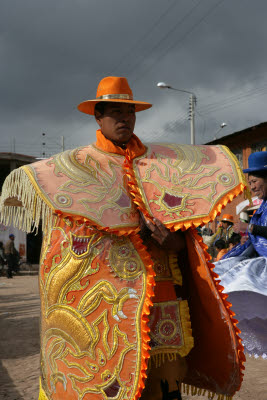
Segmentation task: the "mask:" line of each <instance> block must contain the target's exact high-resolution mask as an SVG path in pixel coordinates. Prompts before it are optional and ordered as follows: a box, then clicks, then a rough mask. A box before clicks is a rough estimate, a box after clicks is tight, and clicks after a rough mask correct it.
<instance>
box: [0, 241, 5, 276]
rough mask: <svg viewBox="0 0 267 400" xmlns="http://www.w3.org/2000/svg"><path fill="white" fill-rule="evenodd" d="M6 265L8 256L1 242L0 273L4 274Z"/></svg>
mask: <svg viewBox="0 0 267 400" xmlns="http://www.w3.org/2000/svg"><path fill="white" fill-rule="evenodd" d="M5 264H6V256H5V252H4V245H3V242H0V272H1V274H3V271H4V265H5Z"/></svg>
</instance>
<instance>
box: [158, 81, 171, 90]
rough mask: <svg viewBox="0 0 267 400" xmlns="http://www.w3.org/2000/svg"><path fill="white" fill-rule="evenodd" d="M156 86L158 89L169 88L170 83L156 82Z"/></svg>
mask: <svg viewBox="0 0 267 400" xmlns="http://www.w3.org/2000/svg"><path fill="white" fill-rule="evenodd" d="M157 87H159V88H160V89H168V88H170V85H167V83H165V82H158V83H157Z"/></svg>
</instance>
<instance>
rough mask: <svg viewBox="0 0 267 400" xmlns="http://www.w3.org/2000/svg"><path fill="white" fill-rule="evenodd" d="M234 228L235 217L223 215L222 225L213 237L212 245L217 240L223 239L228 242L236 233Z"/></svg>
mask: <svg viewBox="0 0 267 400" xmlns="http://www.w3.org/2000/svg"><path fill="white" fill-rule="evenodd" d="M233 226H234V217H233V215H231V214H223V216H222V219H221V223H220V224H219V227H218V229H217V231H216V232H215V233H214V235H213V236H212V237H211V244H212V243H215V242H216V240H219V239H223V240H224V241H225V242H227V241H228V240H229V239H230V237H231V236H232V234H233V232H234V229H233Z"/></svg>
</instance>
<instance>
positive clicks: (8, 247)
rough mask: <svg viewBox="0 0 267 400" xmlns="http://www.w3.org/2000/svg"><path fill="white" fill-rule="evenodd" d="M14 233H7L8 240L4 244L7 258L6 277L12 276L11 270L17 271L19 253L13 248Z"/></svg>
mask: <svg viewBox="0 0 267 400" xmlns="http://www.w3.org/2000/svg"><path fill="white" fill-rule="evenodd" d="M14 240H15V235H13V233H11V234H10V235H9V240H8V241H7V242H6V244H5V255H6V260H7V277H8V278H13V271H14V272H18V269H19V266H18V261H19V253H18V251H17V250H16V248H15V244H14Z"/></svg>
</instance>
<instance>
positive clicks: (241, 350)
mask: <svg viewBox="0 0 267 400" xmlns="http://www.w3.org/2000/svg"><path fill="white" fill-rule="evenodd" d="M191 233H192V234H193V235H194V237H195V238H196V239H197V241H198V242H199V244H200V246H201V248H202V250H203V252H204V255H205V258H206V260H207V265H208V267H209V269H210V272H211V276H212V279H213V281H214V284H215V286H216V289H217V291H218V293H219V296H220V297H221V299H222V302H223V304H224V306H225V308H226V310H227V312H228V314H229V317H230V320H231V323H232V325H233V327H234V331H235V335H236V340H237V343H238V345H237V354H238V359H239V376H240V385H239V387H238V389H237V391H238V390H239V389H240V387H241V384H242V381H243V377H244V374H243V371H244V369H245V366H244V363H245V361H246V357H245V354H244V346H243V345H242V339H241V338H240V336H239V334H240V333H241V331H240V329H239V328H238V327H237V324H238V320H237V319H235V318H234V316H235V313H234V312H233V311H232V310H231V307H232V304H231V303H230V302H229V301H227V298H228V294H227V293H222V292H223V290H224V287H223V286H222V285H220V282H221V281H220V280H219V279H218V278H219V275H218V274H216V272H214V271H213V269H214V268H215V265H214V264H212V263H211V262H209V261H208V260H210V259H211V257H210V255H209V254H208V253H207V251H206V250H207V247H208V246H207V245H206V244H204V243H203V241H202V237H201V236H200V235H198V233H197V231H196V230H194V229H192V230H191ZM226 398H227V397H226ZM230 398H231V397H230Z"/></svg>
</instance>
